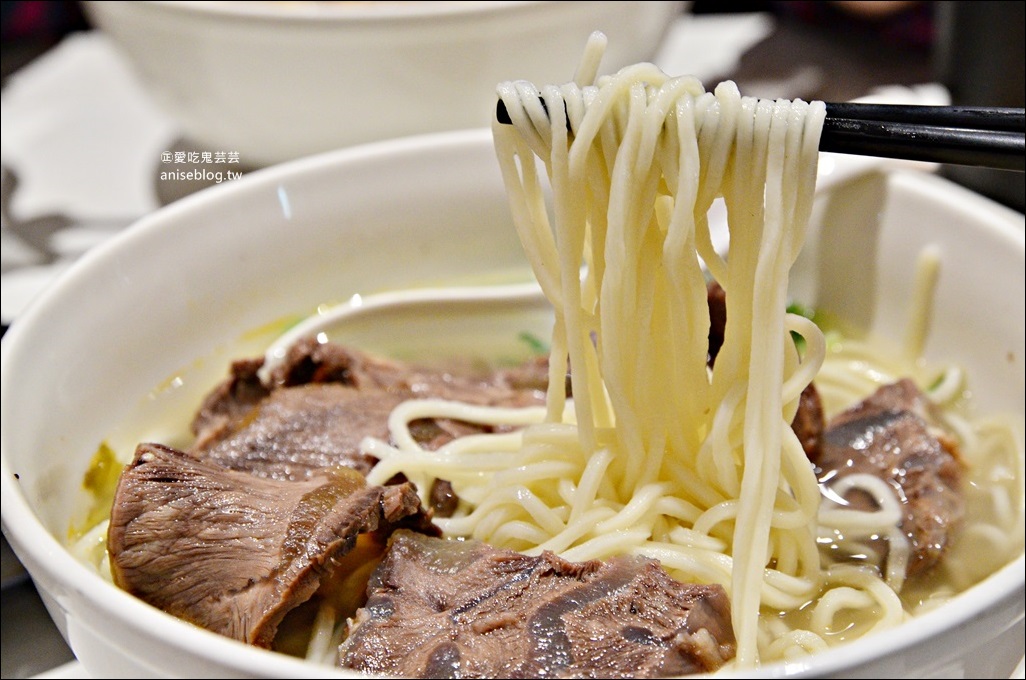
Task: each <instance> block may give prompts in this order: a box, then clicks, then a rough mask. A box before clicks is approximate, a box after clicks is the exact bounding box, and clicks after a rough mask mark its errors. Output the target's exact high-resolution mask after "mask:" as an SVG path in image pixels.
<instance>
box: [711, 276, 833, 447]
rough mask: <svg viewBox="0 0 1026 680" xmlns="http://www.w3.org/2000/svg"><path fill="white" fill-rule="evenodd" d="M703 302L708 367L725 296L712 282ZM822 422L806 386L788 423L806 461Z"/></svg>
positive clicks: (720, 336) (723, 318) (719, 335)
mask: <svg viewBox="0 0 1026 680" xmlns="http://www.w3.org/2000/svg"><path fill="white" fill-rule="evenodd" d="M706 299H707V300H708V302H709V353H708V355H707V356H708V364H709V366H713V365H715V364H716V355H717V354H719V353H720V348H721V347H723V340H724V337H725V334H726V328H727V293H726V291H724V290H723V287H722V286H720V284H718V283H716V281H709V283H708V284H706ZM824 427H825V420H824V415H823V403H822V400H821V399H820V397H819V392H818V391H817V390H816V386H815V384H814V383H809V384H808V385H806V386H805V389H804V390H802V393H801V396H800V397H799V399H798V410H797V411H796V412H795V415H794V419H793V420H792V421H791V430H793V431H794V433H795V436H797V437H798V441H799V442H801V445H802V449H804V450H805V454H806V455H807V456H809V458H810V459H811V458H813V457H815V456H817V455H819V447H820V438H821V437H822V436H823V428H824Z"/></svg>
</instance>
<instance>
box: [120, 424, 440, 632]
mask: <svg viewBox="0 0 1026 680" xmlns="http://www.w3.org/2000/svg"><path fill="white" fill-rule="evenodd" d="M399 526H409V527H412V528H416V529H418V530H420V531H427V532H431V533H437V529H435V528H434V526H433V525H432V524H431V523H430V518H429V516H428V515H427V514H426V513H425V512H423V510H422V509H421V507H420V500H419V498H418V496H417V494H416V491H415V490H414V488H413V487H412V486H411V485H409V484H403V485H398V486H390V487H379V486H368V485H367V483H366V480H365V479H364V478H363V476H361V475H359V474H358V473H356V472H354V471H352V470H346V469H341V470H338V471H334V472H325V473H323V474H320V475H315V476H311V477H310V478H309V479H306V480H304V481H293V482H289V481H278V480H273V479H266V478H261V477H257V476H254V475H250V474H248V473H243V472H236V471H232V470H227V469H225V468H222V467H219V466H217V465H213V464H211V463H208V462H204V461H199V460H196V459H195V458H193V457H192V456H190V455H188V454H186V453H184V452H181V451H177V450H175V449H172V448H169V447H165V446H160V445H155V444H141V445H140V446H139V447H138V448H137V450H136V454H135V458H134V460H133V461H132V462H131V463H130V464H129V466H128V467H127V468H126V469H125V471H124V473H123V474H122V476H121V479H120V481H119V483H118V487H117V491H116V494H115V498H114V506H113V509H112V512H111V521H110V527H109V530H108V539H107V540H108V551H109V553H110V564H111V571H112V574H113V577H114V582H115V583H116V584H117V585H118V586H120V587H121V588H123V589H124V590H126V591H128V592H130V593H132V594H134V595H136V596H138V597H139V598H141V599H143V600H145V601H146V602H149V603H150V604H152V605H154V606H155V607H158V608H160V609H162V610H164V611H166V612H168V613H170V614H173V615H175V616H177V617H179V618H182V619H185V620H188V621H191V622H192V623H195V624H197V625H199V626H202V627H204V628H207V629H209V630H212V631H214V632H217V633H221V634H223V635H226V636H228V637H232V638H235V639H237V640H241V641H243V642H247V643H250V644H254V645H258V646H262V647H269V646H270V645H271V643H272V640H273V639H274V636H275V633H276V631H277V629H278V626H279V624H280V623H281V621H282V619H283V618H284V617H285V616H286V614H288V613H289V612H290V611H291V610H293V609H294V608H296V607H297V606H299V605H301V604H302V603H304V602H306V601H307V600H309V599H310V598H311V597H312V596H313V595H314V594H315V593H316V592H317V591H318V589H319V588H320V587H321V585H322V582H324V581H327V580H329V579H334V578H337V577H338V574H336V573H335V571H336V570H337V569H338V568H339V565H340V564H341V562H342V560H343V558H344V557H345V556H346V555H347V554H348V553H349V552H350V551H352V550H353V548H354V547H355V546H356V544H357V540H358V538H359V537H361V536H362V535H374V536H375V537H376V538H377V539H378V540H379V541H380V542H381V544H382V546H384V544H385V540H386V538H387V536H388V535H389V534H390V533H391V532H392V531H393V530H394V529H395V528H397V527H399Z"/></svg>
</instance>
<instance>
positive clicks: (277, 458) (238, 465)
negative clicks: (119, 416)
mask: <svg viewBox="0 0 1026 680" xmlns="http://www.w3.org/2000/svg"><path fill="white" fill-rule="evenodd" d="M261 366H262V360H261V359H253V360H243V361H237V362H235V363H234V364H233V365H232V371H231V374H230V376H229V377H228V378H227V379H226V380H224V381H223V382H222V383H221V384H220V385H218V386H217V387H216V388H215V389H214V390H213V391H212V392H211V393H210V394H209V395H208V397H207V398H206V399H205V400H204V403H203V405H202V406H201V408H200V409H199V412H198V413H197V415H196V417H195V419H194V421H193V426H192V427H193V432H194V434H195V435H196V441H195V443H194V445H193V446H192V448H191V449H190V452H191V453H193V454H195V455H196V456H197V457H199V458H202V459H204V460H208V461H210V462H212V463H215V464H217V465H222V466H224V467H228V468H230V469H233V470H244V471H247V472H250V473H252V474H255V475H258V476H261V477H268V478H272V479H289V480H297V479H305V478H307V477H309V476H310V475H313V474H317V473H318V472H319V471H321V470H324V469H328V468H333V467H337V466H344V467H349V468H352V469H354V470H356V471H358V472H360V473H362V474H364V475H366V474H367V472H368V471H369V470H370V469H371V467H373V465H374V462H375V460H374V458H372V457H370V456H367V455H365V454H363V453H361V451H360V449H359V444H360V442H361V441H362V440H363V438H364V437H375V438H378V439H382V440H385V441H388V440H389V432H388V417H389V414H390V413H391V412H392V410H393V409H394V408H395V407H396V406H398V405H399V404H400V403H402V402H403V401H406V400H408V399H423V398H437V399H451V400H455V401H463V402H467V403H471V404H479V405H488V406H528V405H537V404H542V403H544V399H545V394H544V388H543V387H540V384H541V385H544V380H545V378H546V376H547V373H546V372H547V367H546V365H545V364H541V363H539V362H527V363H526V364H524V366H522V367H520V368H518V369H516V370H501V371H494V372H490V373H486V374H481V375H476V374H473V373H471V372H465V373H460V372H453V371H445V370H429V369H422V368H416V367H413V366H409V365H406V364H404V363H402V362H397V361H390V360H386V359H380V358H376V357H372V356H370V355H368V354H365V353H363V352H360V351H357V350H355V349H352V348H348V347H344V346H341V345H338V344H334V343H318V342H316V341H315V340H312V339H308V340H301V341H299V342H297V343H296V344H295V345H293V346H292V347H291V348H290V350H289V352H288V355H287V356H286V358H285V360H284V361H283V362H282V364H281V365H279V366H278V367H276V368H275V369H274V370H273V371H272V373H271V377H270V379H269V380H268V384H264V383H263V382H261V380H260V378H259V376H258V371H259V369H260V368H261ZM412 425H413V428H412V429H413V432H414V435H415V436H416V438H417V439H418V440H419V441H420V442H421V443H422V444H423V445H424V446H425V447H426V448H432V449H433V448H437V447H439V446H441V445H443V444H445V443H447V442H448V441H451V440H452V439H454V438H456V437H459V436H463V435H466V434H472V433H478V432H484V431H489V428H486V427H484V426H478V425H471V424H469V423H461V422H455V421H452V420H448V419H437V420H422V421H418V422H416V423H413V424H412ZM442 495H445V494H444V493H443V494H442Z"/></svg>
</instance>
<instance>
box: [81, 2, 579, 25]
mask: <svg viewBox="0 0 1026 680" xmlns="http://www.w3.org/2000/svg"><path fill="white" fill-rule="evenodd" d="M87 4H89V5H100V6H102V5H109V4H110V3H106V2H97V1H96V0H88V2H87ZM135 4H139V5H149V6H151V7H152V8H156V9H160V10H164V11H168V12H177V13H178V14H180V15H182V16H193V17H195V18H197V19H202V18H218V19H228V20H245V21H253V22H260V23H283V22H285V23H301V24H313V23H325V22H329V23H351V22H361V23H362V22H374V21H394V20H397V19H418V20H423V19H430V18H432V17H466V16H475V15H489V16H490V15H502V14H505V13H509V12H515V11H520V10H522V9H526V8H530V7H535V6H544V5H560V4H563V5H565V4H569V3H568V2H567V1H566V0H489V1H483V0H449V1H447V2H367V3H362V2H328V3H321V2H306V1H302V2H289V3H281V2H273V1H272V2H269V1H267V0H250V1H243V2H238V1H236V2H227V1H224V0H141V1H140V2H137V3H135ZM285 4H287V5H288V7H283V6H282V5H285Z"/></svg>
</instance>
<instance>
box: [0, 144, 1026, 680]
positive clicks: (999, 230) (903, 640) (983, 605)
mask: <svg viewBox="0 0 1026 680" xmlns="http://www.w3.org/2000/svg"><path fill="white" fill-rule="evenodd" d="M491 143H492V142H491V130H490V129H488V128H478V129H471V130H458V131H451V132H442V133H432V134H426V135H417V136H413V137H407V138H401V139H392V140H385V141H381V142H374V143H369V144H363V145H359V146H355V147H349V148H344V149H338V150H335V151H329V152H325V153H322V154H316V155H313V156H309V157H305V158H300V159H297V160H294V161H289V162H287V163H282V164H278V165H274V166H270V167H267V168H262V169H259V170H255V171H253V172H251V173H248V174H247V175H245V176H243V177H242V178H240V179H238V180H235V181H233V182H226V183H222V184H220V185H216V186H213V187H209V188H207V189H204V190H202V191H199V192H196V193H195V194H192V195H190V196H187V197H185V198H183V199H180V200H179V201H176V202H174V203H172V204H169V205H167V206H165V207H163V208H161V209H159V210H156V211H154V212H153V213H150V214H149V215H146V216H144V217H142V218H140V219H139V220H138V221H136V222H135V223H134V224H133V225H131V226H130V227H128V228H127V229H126V230H125V231H124V232H122V233H121V234H119V235H118V236H117V237H116V238H114V239H111V240H109V241H107V242H105V243H103V244H101V245H99V246H97V247H96V248H94V249H92V250H90V251H88V252H87V253H85V254H84V255H83V256H82V257H81V258H79V260H77V261H76V262H75V263H73V264H72V265H71V266H70V267H69V269H68V270H67V271H65V272H64V273H63V274H62V275H61V276H60V277H59V279H58V280H57V281H56V282H55V283H54V284H52V285H51V286H50V287H49V288H48V289H47V290H45V291H44V292H43V293H42V294H41V295H40V296H39V297H38V298H37V299H36V300H35V301H33V303H32V304H30V306H29V308H28V309H26V310H25V312H24V313H23V314H22V315H21V316H20V317H19V318H18V319H17V320H16V322H15V323H14V324H12V326H11V328H10V330H9V331H8V332H7V334H6V335H5V336H4V337H3V339H2V341H0V365H7V364H8V362H10V361H11V360H12V356H14V357H16V356H17V355H18V354H20V353H23V352H26V351H30V350H29V348H28V347H23V346H24V345H25V344H26V342H27V341H25V340H23V339H22V338H23V336H25V335H26V334H27V331H26V329H27V328H28V329H30V328H31V327H32V326H33V325H34V323H35V321H34V320H35V318H36V317H37V316H40V315H41V314H42V313H43V312H44V311H45V310H46V308H47V307H48V306H49V305H50V304H51V302H50V301H51V299H54V298H58V299H59V298H60V297H61V296H63V295H65V294H66V291H67V290H69V289H73V288H74V287H75V282H76V281H77V280H78V279H80V278H81V277H88V276H89V275H90V272H91V271H92V270H93V269H95V268H96V267H97V266H101V267H102V265H103V263H104V262H105V261H107V260H108V259H109V258H111V257H115V256H116V255H117V254H118V253H119V252H120V251H121V250H122V249H124V248H130V247H131V248H134V247H135V243H136V242H137V241H139V240H143V241H145V239H146V238H147V235H148V234H150V233H151V232H153V231H157V230H162V229H163V228H165V226H164V225H166V224H169V223H171V224H173V223H175V222H178V221H180V220H182V219H188V218H189V216H190V215H191V214H194V213H196V212H202V211H204V210H205V209H206V206H207V205H208V204H219V203H224V202H226V201H227V202H234V201H236V200H238V198H239V197H244V196H246V195H247V194H249V193H251V192H261V191H266V190H268V188H273V187H275V186H277V185H278V184H279V183H280V182H281V181H284V180H288V181H291V182H297V181H298V182H301V181H303V178H304V177H310V176H318V175H322V174H324V173H332V172H334V171H336V169H337V168H339V167H342V166H347V165H352V164H359V163H361V162H364V161H366V160H371V159H380V158H382V157H388V156H397V155H399V156H401V155H405V154H409V153H418V152H423V151H425V150H432V149H450V150H451V149H461V150H463V151H466V150H471V149H477V148H479V147H480V146H481V145H484V144H487V145H489V146H490V145H491ZM867 172H869V173H875V174H884V175H889V176H891V177H892V178H893V180H894V181H897V182H899V183H901V184H903V185H905V186H910V187H911V188H912V189H913V190H918V191H923V192H927V193H928V194H929V195H930V196H931V197H932V198H934V199H935V200H937V201H939V202H941V203H944V204H947V205H949V206H950V207H951V208H952V209H953V210H957V211H966V212H973V213H976V214H979V213H981V212H982V213H986V214H987V215H988V219H987V220H985V221H981V222H979V224H980V226H981V227H982V228H985V229H987V230H990V231H995V232H996V234H997V235H998V236H1000V237H1001V238H1003V239H1005V240H1007V241H1008V242H1009V244H1010V247H1013V248H1017V249H1019V250H1020V251H1023V250H1024V249H1026V245H1024V244H1026V233H1024V231H1023V220H1024V216H1023V215H1022V214H1021V213H1018V212H1017V211H1014V210H1012V209H1010V208H1007V207H1006V206H1003V205H1000V204H998V203H996V202H994V201H992V200H990V199H987V198H986V197H984V196H982V195H980V194H977V193H975V192H972V191H971V190H969V189H966V188H964V187H962V186H960V185H957V184H955V183H954V182H951V181H950V180H946V179H944V178H942V177H939V176H935V175H928V174H923V173H921V172H918V171H911V170H906V169H902V168H873V169H871V170H869V171H867ZM8 375H9V372H8V371H3V374H2V375H0V393H2V394H3V397H4V398H3V403H4V404H7V403H10V401H9V397H10V396H12V394H13V393H14V392H15V391H16V386H15V385H13V384H11V383H10V382H9V381H8ZM3 410H6V408H4V409H3ZM8 421H9V419H8V418H4V419H3V420H2V421H0V431H2V432H4V433H6V431H7V429H8V427H10V426H9V425H8ZM0 468H2V469H0V486H2V499H0V500H2V518H0V519H2V527H3V533H4V535H5V536H7V537H8V540H9V542H10V543H11V545H12V548H14V549H15V552H16V554H18V555H19V558H20V557H21V556H22V555H23V554H24V555H27V556H28V557H29V560H27V561H30V562H35V563H39V564H44V565H46V566H47V568H46V571H47V578H48V579H51V580H54V581H55V582H57V583H59V584H60V585H61V587H62V588H66V589H68V590H70V591H78V592H85V593H87V597H88V599H89V601H90V603H91V606H93V607H96V608H98V610H99V613H101V614H102V615H104V616H108V617H115V618H118V619H120V620H124V621H128V622H131V623H132V624H133V625H135V626H136V627H137V629H139V630H142V631H157V630H161V631H162V637H163V639H164V640H165V641H166V642H167V643H168V644H169V645H171V646H172V647H173V648H176V649H180V650H183V651H184V650H188V653H189V654H191V655H196V656H199V657H201V658H202V659H204V660H206V661H209V662H211V663H213V664H225V663H226V662H225V659H226V658H230V659H231V661H230V667H231V668H233V669H235V670H239V671H244V672H250V673H253V674H254V675H255V676H267V675H268V674H275V675H281V676H285V677H287V676H296V675H297V674H302V675H306V676H311V675H316V676H318V677H322V675H321V670H322V669H320V668H318V667H316V666H314V665H311V664H310V663H309V662H306V661H303V660H300V659H295V658H293V657H288V656H286V655H283V654H279V653H274V652H268V651H266V650H261V649H258V648H255V647H252V646H249V645H246V644H244V643H241V642H238V641H235V640H232V639H229V638H226V637H223V636H221V635H218V634H216V633H213V632H211V631H208V630H205V629H202V628H199V627H196V626H193V625H192V624H188V623H186V622H184V621H181V620H178V619H176V618H175V617H173V616H171V615H169V614H166V613H164V612H162V611H160V610H158V609H156V608H155V607H152V606H151V605H148V604H146V603H145V602H143V601H141V600H138V599H137V598H135V597H134V596H132V595H130V594H129V593H127V592H125V591H122V590H120V589H119V588H117V587H116V586H114V585H113V584H111V583H109V582H107V581H106V580H105V579H103V578H101V577H100V576H99V575H98V574H97V573H96V572H95V571H94V570H92V569H90V568H89V567H87V566H86V565H84V564H82V563H80V562H79V561H78V560H77V559H76V558H75V557H74V556H73V555H72V554H71V553H70V552H69V551H68V550H67V549H66V547H65V546H64V545H63V544H62V543H60V542H59V541H58V540H57V538H56V537H55V536H54V535H53V534H51V533H50V531H49V530H48V529H47V528H46V527H45V526H44V525H43V523H42V521H41V520H40V519H39V518H38V516H37V515H36V513H35V512H34V511H33V510H32V508H31V507H30V506H29V504H28V501H27V499H26V498H25V496H24V495H23V493H22V491H21V487H20V484H19V483H18V481H17V479H16V476H15V474H14V472H13V471H12V470H11V468H10V463H9V461H8V454H7V436H6V434H3V435H2V436H0ZM1024 565H1026V555H1024V554H1020V555H1019V556H1018V557H1017V558H1016V559H1014V560H1013V561H1011V562H1010V563H1009V564H1007V565H1005V566H1004V567H1002V568H1001V569H999V570H998V571H997V572H995V573H994V574H991V575H990V576H988V577H987V578H985V579H984V580H982V581H980V582H979V583H977V584H975V585H973V586H971V587H970V588H968V589H967V590H965V591H963V592H962V593H959V594H958V595H956V596H955V597H953V598H952V599H951V600H950V601H948V602H946V603H944V604H943V605H941V606H939V607H938V608H937V609H936V610H935V611H933V612H930V613H929V615H924V616H920V617H916V618H914V619H913V620H912V622H905V623H902V624H900V626H899V627H898V628H896V629H892V630H899V631H900V632H901V634H900V635H887V634H883V635H880V634H875V635H872V636H869V637H867V638H863V639H860V640H855V641H852V642H850V643H846V644H844V645H840V646H838V647H834V648H831V649H829V650H826V651H823V652H820V653H817V654H815V655H813V656H811V657H809V658H808V659H803V660H801V661H796V662H777V663H771V664H765V665H763V666H762V667H760V668H759V669H757V673H758V675H759V676H760V677H780V676H783V675H785V674H787V675H794V674H795V673H798V674H802V673H817V674H819V673H827V672H832V671H838V670H843V669H845V668H851V667H853V666H854V665H855V663H856V661H857V660H858V659H860V658H865V657H864V656H863V655H864V654H865V653H866V650H867V649H870V650H872V651H873V653H872V657H874V658H881V657H884V656H887V655H893V654H896V653H900V652H901V651H902V650H904V649H907V648H909V647H912V646H914V645H915V644H917V643H918V642H920V641H922V640H924V639H926V638H928V637H930V636H932V635H934V634H936V633H938V632H941V631H947V630H950V629H954V628H957V627H959V626H961V625H963V624H964V623H966V622H967V621H969V620H970V619H972V618H974V617H975V616H976V615H977V614H978V613H979V612H981V611H983V610H985V609H987V608H988V607H991V606H993V605H995V604H997V603H999V602H1001V601H1004V600H1007V599H1008V598H1009V597H1010V596H1016V595H1017V596H1018V599H1019V601H1021V600H1022V597H1023V596H1022V593H1023V591H1024ZM30 573H31V570H30ZM941 614H943V615H941ZM71 615H72V616H75V613H74V612H71ZM910 623H913V624H914V625H910ZM169 626H171V628H170V629H169V628H168V627H169ZM169 630H174V631H176V634H174V635H170V634H168V632H169ZM232 649H235V650H237V651H239V650H248V652H249V653H245V654H241V655H234V654H233V655H230V656H228V657H226V653H227V652H229V651H230V650H232ZM733 673H734V672H730V673H727V674H725V676H726V677H751V676H752V672H751V671H748V672H745V671H737V672H736V676H735V675H734V674H733ZM718 675H724V674H722V673H721V674H718ZM323 677H336V678H337V677H345V670H344V669H343V670H342V671H339V670H337V669H332V668H324V669H323Z"/></svg>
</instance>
